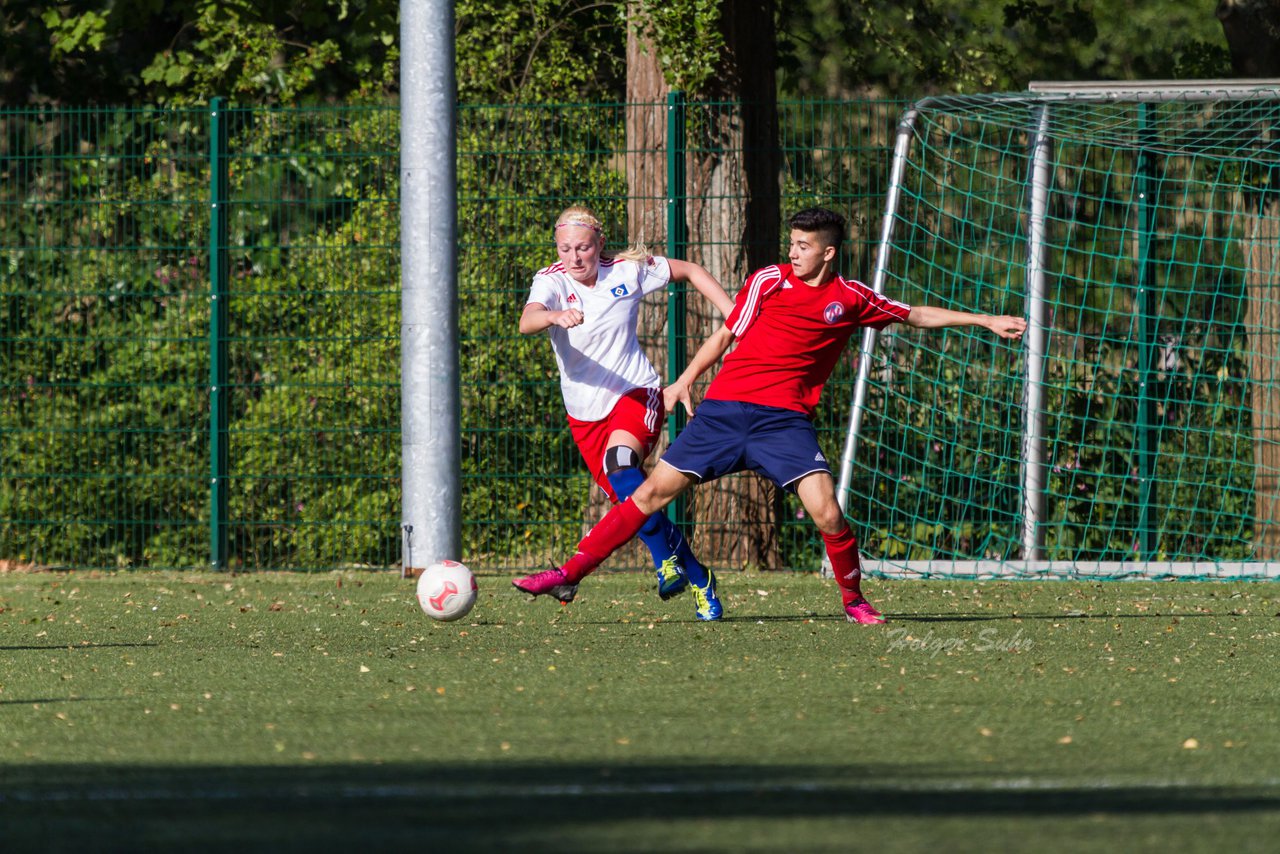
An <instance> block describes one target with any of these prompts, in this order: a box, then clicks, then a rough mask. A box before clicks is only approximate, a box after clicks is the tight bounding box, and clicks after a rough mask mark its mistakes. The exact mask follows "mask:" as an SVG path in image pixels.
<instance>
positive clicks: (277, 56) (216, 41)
mask: <svg viewBox="0 0 1280 854" xmlns="http://www.w3.org/2000/svg"><path fill="white" fill-rule="evenodd" d="M16 5H17V7H18V8H16V9H14V10H12V11H10V10H9V9H8V8H6V12H5V19H6V21H5V23H6V32H5V35H6V36H9V37H10V38H9V39H8V40H7V44H6V45H5V48H4V50H5V58H6V69H7V71H8V73H7V74H6V75H4V77H3V78H0V83H2V84H3V86H4V94H5V96H6V97H5V102H6V103H9V104H24V103H39V102H44V101H55V102H61V103H68V104H85V103H137V102H148V103H159V104H168V105H178V106H180V105H189V104H201V103H204V102H206V101H208V99H209V98H210V97H212V96H213V95H222V96H224V97H231V98H233V99H235V100H236V101H239V102H243V103H254V104H278V103H288V104H297V103H307V102H311V101H317V100H322V99H329V98H335V97H337V98H343V99H345V100H352V99H364V98H369V97H377V98H379V99H381V98H384V97H385V95H386V94H387V92H389V91H390V89H389V88H388V84H391V83H393V82H394V72H395V70H396V68H395V63H396V56H397V54H396V53H395V51H394V46H395V43H396V41H397V39H398V37H399V23H398V4H397V3H396V2H394V0H323V2H313V3H295V2H292V0H267V2H252V3H251V2H247V0H231V2H225V0H174V2H163V3H162V2H159V0H95V2H93V3H90V4H77V5H76V6H75V7H70V6H66V5H63V6H53V7H49V6H47V5H41V6H39V7H35V6H34V5H33V6H32V8H29V9H28V8H25V4H16ZM86 6H89V7H90V8H85V7H86ZM371 84H372V85H377V88H376V89H374V88H372V85H371ZM379 84H380V85H379Z"/></svg>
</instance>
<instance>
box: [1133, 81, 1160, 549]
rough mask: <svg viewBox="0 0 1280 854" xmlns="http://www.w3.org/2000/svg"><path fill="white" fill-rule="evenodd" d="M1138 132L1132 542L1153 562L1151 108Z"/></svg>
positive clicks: (1144, 107) (1143, 107)
mask: <svg viewBox="0 0 1280 854" xmlns="http://www.w3.org/2000/svg"><path fill="white" fill-rule="evenodd" d="M1138 129H1139V134H1140V137H1141V139H1142V143H1143V145H1142V148H1141V149H1140V150H1139V152H1138V176H1137V178H1138V181H1137V185H1138V186H1137V191H1138V200H1137V201H1138V265H1137V278H1138V282H1137V284H1138V316H1139V320H1138V323H1139V329H1138V338H1139V341H1138V372H1139V379H1138V412H1137V416H1138V424H1137V434H1138V435H1137V440H1138V465H1137V469H1138V537H1139V542H1140V543H1141V548H1142V559H1143V560H1155V558H1156V549H1157V545H1158V543H1159V537H1158V535H1157V531H1156V526H1155V524H1154V521H1153V519H1152V513H1153V505H1154V504H1155V502H1156V499H1157V484H1156V453H1157V452H1158V450H1159V435H1158V430H1159V419H1158V418H1157V417H1156V398H1155V374H1156V349H1157V347H1158V346H1159V342H1158V340H1157V338H1158V335H1159V323H1160V319H1159V316H1158V311H1159V308H1158V303H1159V301H1158V300H1157V298H1156V296H1157V295H1156V289H1155V276H1154V275H1153V273H1154V270H1153V266H1154V265H1153V262H1152V260H1151V245H1152V242H1153V241H1154V238H1155V228H1156V205H1155V199H1154V198H1153V196H1154V193H1155V185H1156V178H1155V175H1154V172H1155V155H1154V154H1153V153H1152V152H1151V150H1150V148H1149V147H1148V146H1147V143H1148V142H1149V140H1148V137H1149V136H1150V133H1151V105H1150V104H1139V105H1138Z"/></svg>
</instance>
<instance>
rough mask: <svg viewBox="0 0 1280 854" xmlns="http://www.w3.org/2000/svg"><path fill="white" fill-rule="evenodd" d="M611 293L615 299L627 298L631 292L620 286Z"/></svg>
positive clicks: (624, 286)
mask: <svg viewBox="0 0 1280 854" xmlns="http://www.w3.org/2000/svg"><path fill="white" fill-rule="evenodd" d="M609 293H611V294H613V295H614V296H615V297H625V296H626V295H627V294H629V293H631V292H630V291H628V290H627V286H626V285H618V286H617V287H616V288H612V289H610V291H609Z"/></svg>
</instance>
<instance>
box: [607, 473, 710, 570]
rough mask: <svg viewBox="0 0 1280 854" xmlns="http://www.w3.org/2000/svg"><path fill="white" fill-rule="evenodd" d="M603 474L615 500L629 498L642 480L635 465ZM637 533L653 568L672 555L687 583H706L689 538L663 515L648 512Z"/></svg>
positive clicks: (642, 477) (641, 474) (702, 568)
mask: <svg viewBox="0 0 1280 854" xmlns="http://www.w3.org/2000/svg"><path fill="white" fill-rule="evenodd" d="M605 477H607V478H608V479H609V485H610V486H612V487H613V491H614V492H616V493H617V495H618V500H619V501H626V500H627V499H628V498H630V497H631V493H633V492H635V491H636V489H637V488H638V487H639V486H640V484H642V483H644V472H643V471H641V470H640V469H639V468H637V467H635V466H626V467H624V468H620V469H615V470H614V471H611V472H608V473H607V474H606V475H605ZM637 536H638V537H640V539H641V540H642V541H643V542H644V544H645V545H646V546H648V547H649V554H651V555H652V556H653V566H654V568H655V569H657V568H658V567H659V566H662V562H663V561H664V560H666V559H667V558H669V557H671V556H672V555H675V557H676V558H677V559H678V560H679V561H680V565H681V566H683V567H684V571H685V575H687V576H688V578H689V580H690V581H691V582H693V583H694V584H696V585H698V586H699V587H706V586H707V570H706V568H705V567H704V566H703V565H702V564H701V563H699V562H698V559H697V558H696V557H694V556H693V549H691V548H689V541H688V540H686V539H685V538H684V534H682V533H680V529H679V528H677V527H676V526H675V525H673V524H672V523H671V520H670V519H668V518H667V514H665V513H662V512H658V513H654V514H653V515H651V516H650V517H649V518H648V519H646V520H645V523H644V527H643V528H641V529H640V533H639V534H637Z"/></svg>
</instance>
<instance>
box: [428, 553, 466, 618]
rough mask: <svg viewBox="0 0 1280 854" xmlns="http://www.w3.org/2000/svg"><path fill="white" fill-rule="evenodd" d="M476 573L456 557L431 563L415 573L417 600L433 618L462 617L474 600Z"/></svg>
mask: <svg viewBox="0 0 1280 854" xmlns="http://www.w3.org/2000/svg"><path fill="white" fill-rule="evenodd" d="M476 592H477V591H476V577H475V576H474V575H472V574H471V570H469V569H467V567H466V566H465V565H464V564H461V563H458V562H457V561H456V560H442V561H439V562H437V563H433V564H431V566H429V567H427V568H426V569H424V570H423V571H422V575H420V576H418V604H419V605H420V606H422V612H423V613H424V614H426V615H427V616H428V617H430V618H431V619H433V620H440V621H441V622H446V623H447V622H449V621H450V620H457V619H459V618H461V617H465V616H466V615H467V614H468V613H469V612H470V611H471V609H472V608H473V607H474V606H475V604H476Z"/></svg>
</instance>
